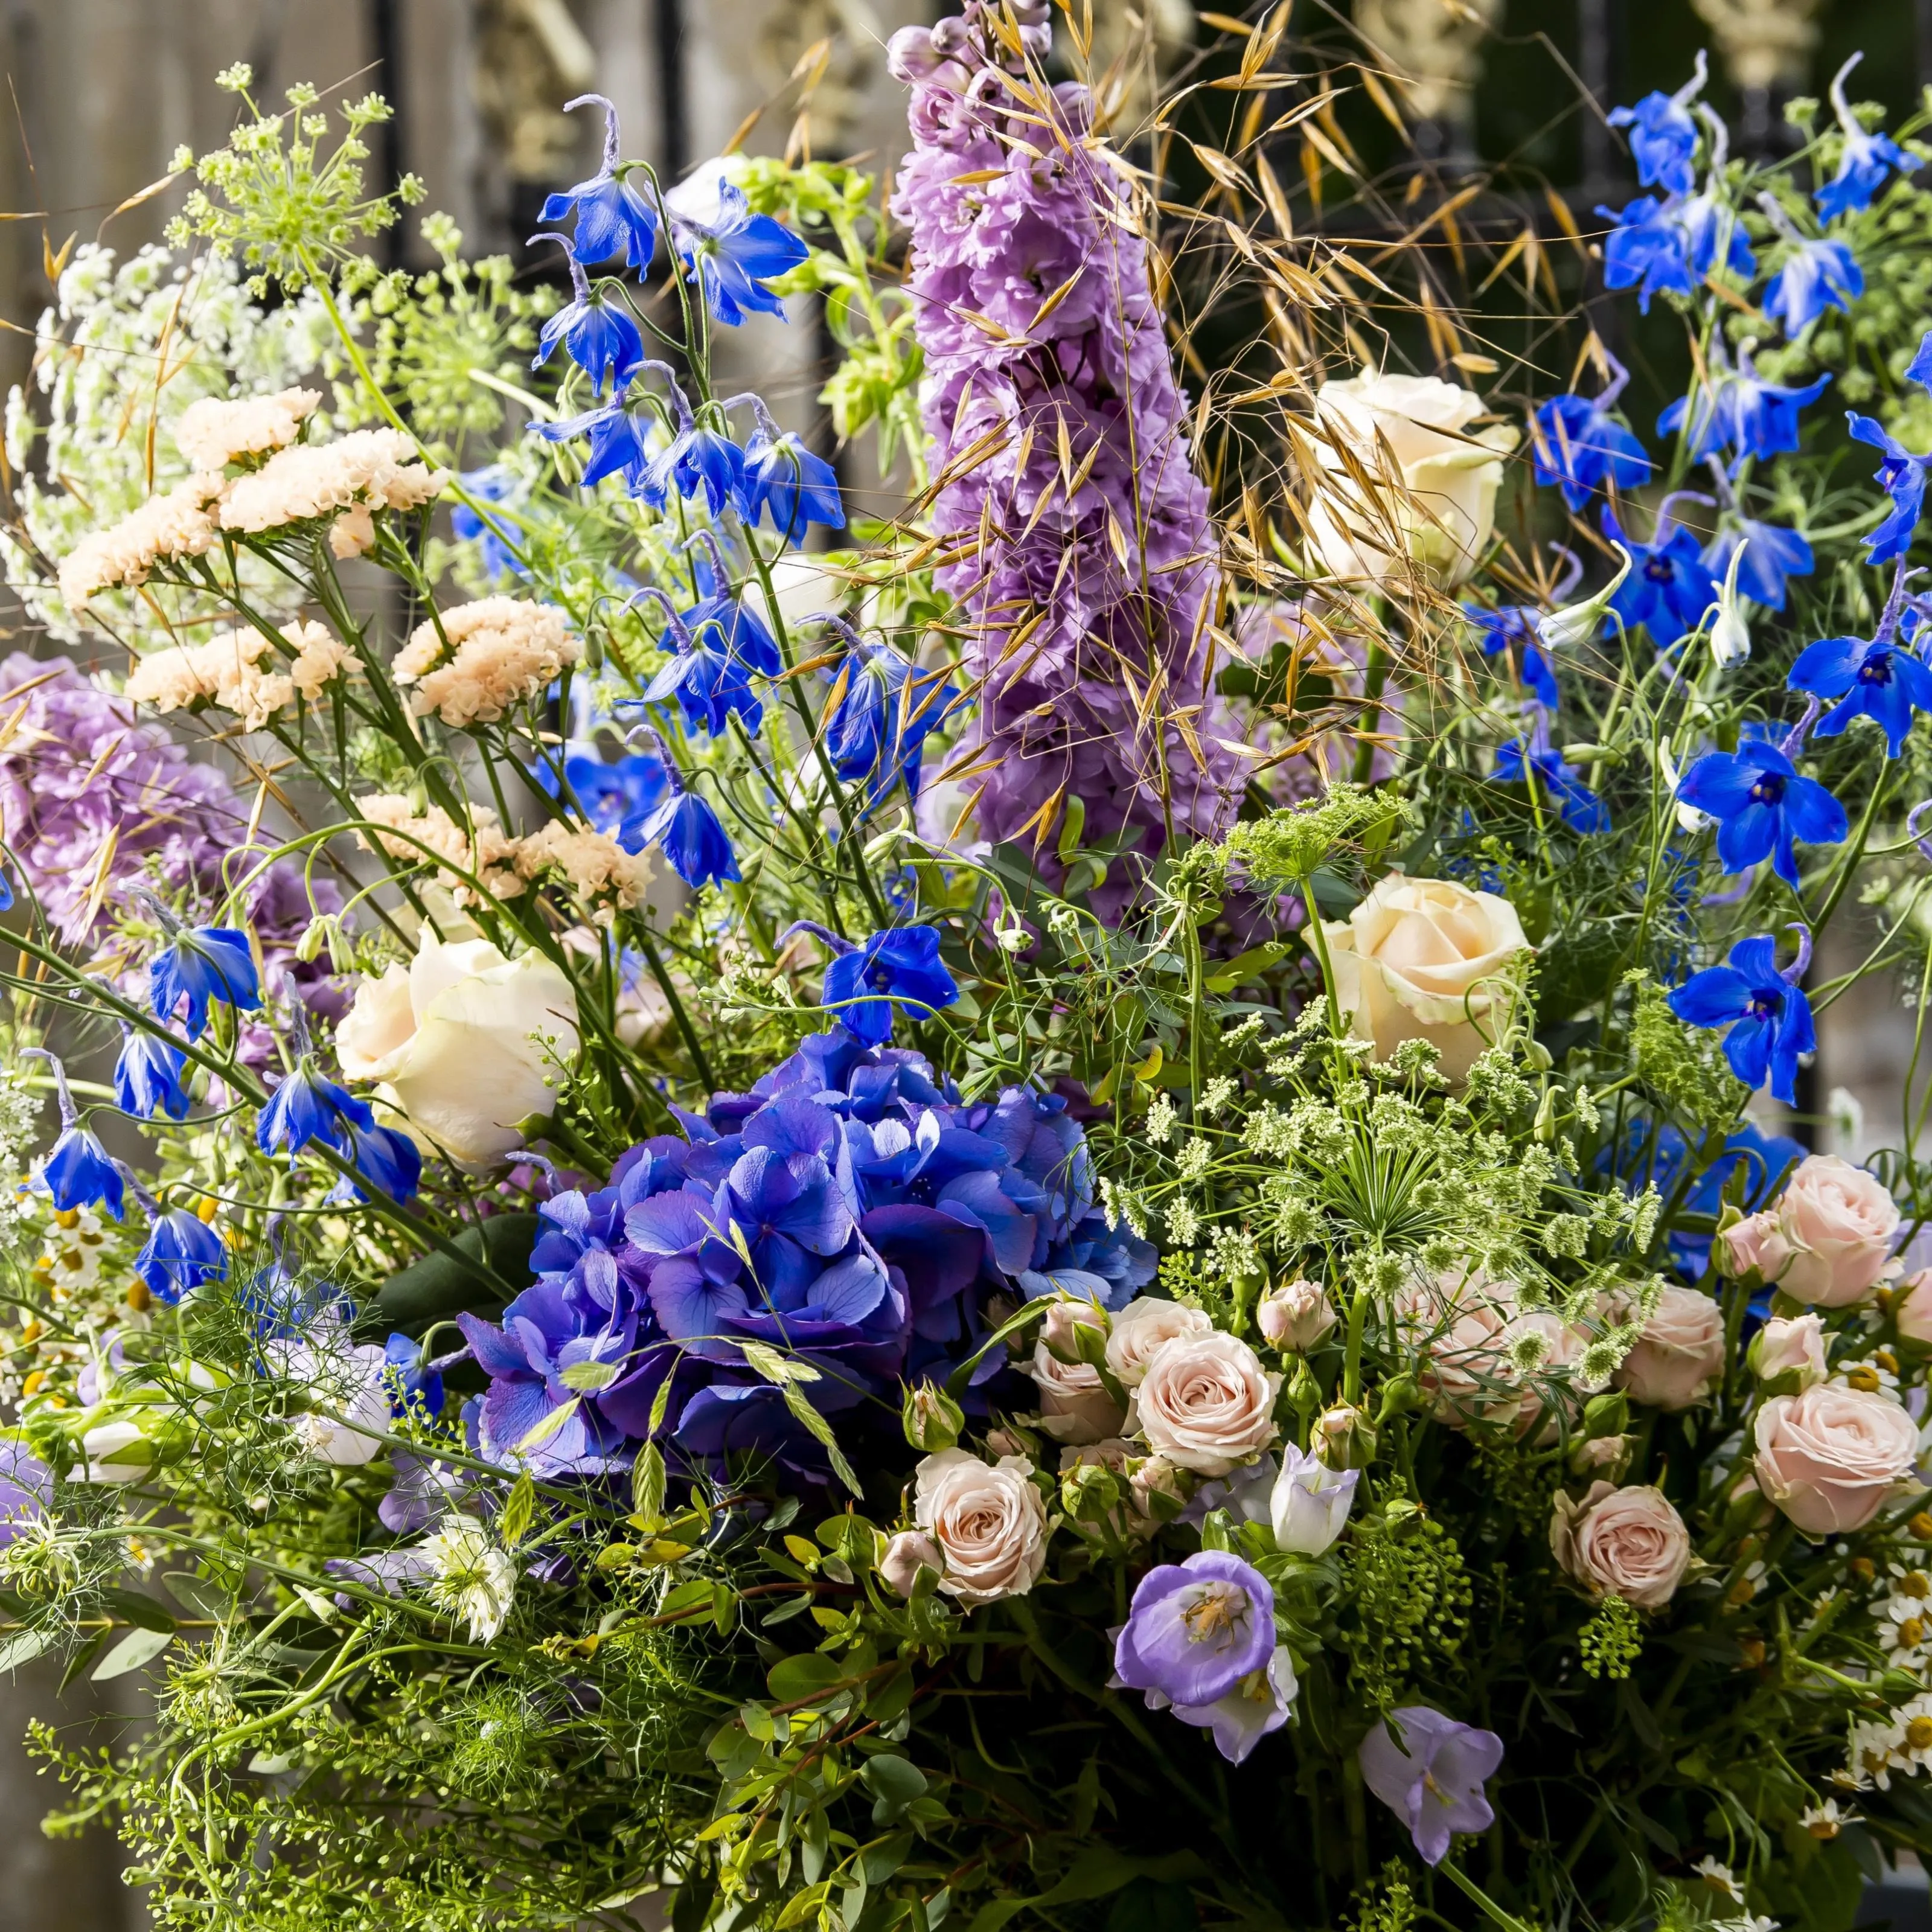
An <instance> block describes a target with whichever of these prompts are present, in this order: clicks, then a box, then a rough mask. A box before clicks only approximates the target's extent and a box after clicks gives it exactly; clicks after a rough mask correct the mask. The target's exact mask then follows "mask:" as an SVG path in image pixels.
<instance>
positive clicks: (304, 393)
mask: <svg viewBox="0 0 1932 1932" xmlns="http://www.w3.org/2000/svg"><path fill="white" fill-rule="evenodd" d="M321 406H322V392H321V391H320V390H319V389H283V390H281V391H280V392H278V393H277V394H276V395H272V396H245V397H243V398H241V399H240V400H239V401H232V402H231V401H229V400H228V399H227V398H225V397H221V396H204V397H202V399H201V400H200V401H199V402H197V403H190V404H189V405H188V406H187V408H186V409H184V410H182V411H181V420H180V421H179V422H177V423H176V424H175V448H176V449H178V450H179V451H180V452H181V454H182V455H184V457H186V458H187V460H188V464H189V466H190V468H191V469H225V468H226V466H227V465H228V464H229V463H239V462H241V461H242V460H243V459H244V458H248V457H251V456H266V455H269V454H270V453H271V452H273V451H275V450H278V449H287V446H289V445H290V443H293V442H294V441H295V440H296V437H299V435H301V434H302V425H303V424H304V423H305V422H307V421H308V419H309V418H310V417H311V416H313V415H314V413H315V412H316V411H317V410H318V409H320V407H321Z"/></svg>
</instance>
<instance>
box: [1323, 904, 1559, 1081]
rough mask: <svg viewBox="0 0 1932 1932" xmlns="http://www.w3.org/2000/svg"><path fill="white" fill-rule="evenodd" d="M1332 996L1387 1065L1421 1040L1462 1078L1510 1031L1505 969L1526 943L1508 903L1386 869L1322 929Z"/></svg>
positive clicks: (1509, 983) (1510, 987) (1511, 994)
mask: <svg viewBox="0 0 1932 1932" xmlns="http://www.w3.org/2000/svg"><path fill="white" fill-rule="evenodd" d="M1322 935H1323V937H1324V938H1325V939H1326V940H1327V941H1328V956H1329V959H1330V961H1331V964H1332V965H1333V967H1334V974H1335V997H1336V999H1337V1002H1338V1003H1339V1004H1340V1006H1341V1008H1342V1010H1343V1012H1345V1013H1347V1014H1349V1016H1350V1018H1351V1021H1352V1031H1353V1033H1354V1034H1355V1037H1356V1039H1358V1040H1369V1041H1371V1042H1372V1043H1373V1045H1374V1047H1375V1052H1376V1058H1377V1059H1378V1060H1386V1059H1388V1057H1389V1056H1390V1055H1391V1054H1392V1053H1394V1051H1395V1050H1396V1049H1397V1047H1399V1046H1401V1045H1402V1043H1403V1042H1404V1041H1405V1040H1428V1041H1430V1043H1432V1044H1433V1045H1434V1046H1436V1048H1437V1049H1438V1050H1439V1052H1441V1054H1442V1071H1443V1072H1444V1073H1445V1074H1446V1075H1448V1077H1449V1078H1450V1079H1452V1080H1460V1079H1463V1076H1465V1075H1466V1074H1467V1073H1468V1072H1469V1069H1470V1067H1472V1066H1473V1065H1474V1064H1475V1060H1476V1057H1477V1055H1479V1054H1480V1053H1481V1052H1483V1051H1484V1049H1485V1048H1486V1047H1488V1046H1492V1045H1493V1044H1494V1043H1496V1041H1497V1040H1499V1039H1501V1038H1502V1036H1503V1034H1505V1032H1507V1031H1508V1028H1509V1023H1510V1019H1511V1016H1512V1014H1513V1013H1514V1010H1515V1001H1516V997H1517V989H1516V986H1515V983H1514V977H1513V976H1512V975H1511V972H1510V968H1511V965H1513V964H1514V962H1516V961H1517V960H1518V959H1520V957H1521V956H1522V955H1523V953H1526V952H1527V951H1528V950H1529V938H1528V937H1527V935H1526V934H1525V933H1524V932H1523V922H1522V920H1520V919H1518V918H1517V913H1516V908H1515V907H1514V906H1513V905H1511V904H1510V902H1509V901H1508V900H1507V899H1502V898H1497V897H1496V895H1495V894H1494V893H1493V892H1472V891H1470V889H1469V887H1468V886H1459V885H1457V883H1455V881H1454V880H1452V879H1412V878H1409V877H1407V876H1406V874H1403V873H1401V872H1391V873H1390V874H1388V875H1387V877H1384V878H1381V879H1378V880H1376V884H1375V887H1374V889H1373V890H1372V891H1371V892H1370V894H1369V895H1368V897H1367V898H1365V899H1364V900H1363V901H1362V902H1361V904H1360V905H1358V907H1356V908H1355V910H1354V911H1353V912H1352V913H1350V914H1349V916H1348V918H1347V919H1346V920H1337V921H1335V922H1332V923H1325V924H1324V926H1322Z"/></svg>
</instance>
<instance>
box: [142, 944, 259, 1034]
mask: <svg viewBox="0 0 1932 1932" xmlns="http://www.w3.org/2000/svg"><path fill="white" fill-rule="evenodd" d="M183 1000H186V1001H187V1037H188V1038H189V1039H190V1040H199V1038H200V1037H201V1036H202V1033H203V1032H204V1031H206V1029H207V1026H208V1008H209V1007H210V1006H211V1005H212V1004H217V1003H218V1004H222V1005H225V1006H230V1007H236V1008H237V1009H238V1010H240V1011H242V1012H245V1013H252V1012H254V1011H255V1010H257V1009H258V1008H259V1007H260V1005H261V1004H262V987H261V982H260V980H259V979H258V978H257V975H256V972H255V958H254V954H253V953H251V951H250V950H249V947H248V935H247V934H246V933H245V932H236V930H235V929H234V928H233V926H193V927H191V928H190V929H187V931H185V932H178V933H177V934H175V937H174V940H173V941H172V944H169V945H166V946H164V947H162V948H161V950H160V952H158V953H156V954H155V955H154V959H152V960H151V962H149V964H148V1004H150V1005H151V1007H152V1008H153V1009H154V1014H155V1016H156V1017H157V1019H163V1020H171V1019H173V1018H174V1017H175V1008H176V1007H178V1006H179V1005H180V1004H181V1001H183Z"/></svg>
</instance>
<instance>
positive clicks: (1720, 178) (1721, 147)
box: [1667, 101, 1757, 281]
mask: <svg viewBox="0 0 1932 1932" xmlns="http://www.w3.org/2000/svg"><path fill="white" fill-rule="evenodd" d="M1697 112H1698V113H1699V114H1700V115H1701V116H1702V117H1703V121H1704V125H1705V127H1706V128H1707V129H1708V130H1709V133H1710V136H1711V165H1710V169H1709V172H1707V173H1706V175H1705V177H1704V185H1703V188H1702V189H1701V190H1700V191H1699V192H1698V193H1696V194H1694V195H1691V196H1688V198H1687V199H1682V200H1674V201H1673V202H1671V204H1670V207H1669V208H1668V210H1667V213H1668V214H1669V215H1670V219H1671V220H1673V221H1674V222H1675V223H1676V224H1677V226H1678V227H1679V229H1681V230H1682V233H1683V236H1684V243H1685V259H1686V260H1688V263H1689V264H1690V268H1691V274H1692V275H1694V276H1696V277H1698V278H1703V277H1704V276H1706V275H1709V273H1710V272H1711V271H1712V269H1715V268H1717V267H1718V266H1720V265H1721V266H1723V267H1724V268H1725V269H1728V270H1729V271H1730V272H1731V273H1732V274H1733V275H1736V276H1737V277H1739V278H1740V279H1741V280H1742V281H1750V280H1751V278H1752V277H1753V276H1754V275H1756V274H1757V257H1756V256H1755V255H1754V254H1752V253H1751V239H1750V237H1749V236H1747V235H1746V234H1745V231H1744V224H1743V223H1742V222H1740V221H1739V219H1738V211H1737V209H1736V207H1735V206H1734V205H1733V203H1732V201H1731V197H1730V193H1729V191H1728V190H1727V188H1726V187H1725V184H1724V163H1726V161H1727V160H1729V159H1730V151H1731V137H1730V131H1729V130H1727V128H1726V127H1725V125H1724V122H1723V121H1722V120H1721V119H1720V118H1718V115H1715V114H1714V113H1712V111H1711V110H1710V109H1709V107H1706V105H1705V104H1703V102H1702V101H1700V102H1699V103H1698V104H1697Z"/></svg>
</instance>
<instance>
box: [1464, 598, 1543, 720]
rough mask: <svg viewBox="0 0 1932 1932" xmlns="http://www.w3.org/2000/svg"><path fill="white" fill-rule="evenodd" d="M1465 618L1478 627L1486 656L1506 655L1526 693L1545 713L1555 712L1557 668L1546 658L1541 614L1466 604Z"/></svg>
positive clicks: (1523, 608) (1510, 606) (1526, 609)
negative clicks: (1533, 698) (1527, 692)
mask: <svg viewBox="0 0 1932 1932" xmlns="http://www.w3.org/2000/svg"><path fill="white" fill-rule="evenodd" d="M1463 615H1464V616H1466V617H1467V618H1468V619H1469V621H1470V622H1471V623H1472V624H1473V625H1475V627H1476V636H1477V639H1478V642H1480V643H1481V645H1482V647H1483V655H1484V656H1485V657H1486V658H1493V657H1496V656H1497V655H1500V654H1502V653H1503V652H1508V655H1509V657H1510V659H1511V663H1512V664H1513V665H1514V668H1515V671H1516V674H1517V679H1518V680H1519V681H1520V682H1521V683H1522V685H1523V688H1524V689H1525V690H1526V691H1529V693H1530V694H1531V695H1532V697H1535V700H1536V701H1537V703H1538V704H1540V705H1541V706H1542V707H1543V709H1544V710H1545V711H1554V710H1555V709H1556V707H1557V702H1558V699H1559V691H1558V689H1557V685H1556V668H1555V667H1554V666H1553V664H1551V663H1550V659H1549V658H1547V656H1546V655H1544V643H1543V633H1542V630H1541V620H1542V616H1543V613H1542V612H1541V611H1540V610H1532V609H1531V608H1530V607H1529V606H1528V605H1527V604H1505V605H1503V606H1502V607H1501V608H1499V609H1495V610H1493V609H1491V608H1490V606H1489V605H1488V604H1464V605H1463Z"/></svg>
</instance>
